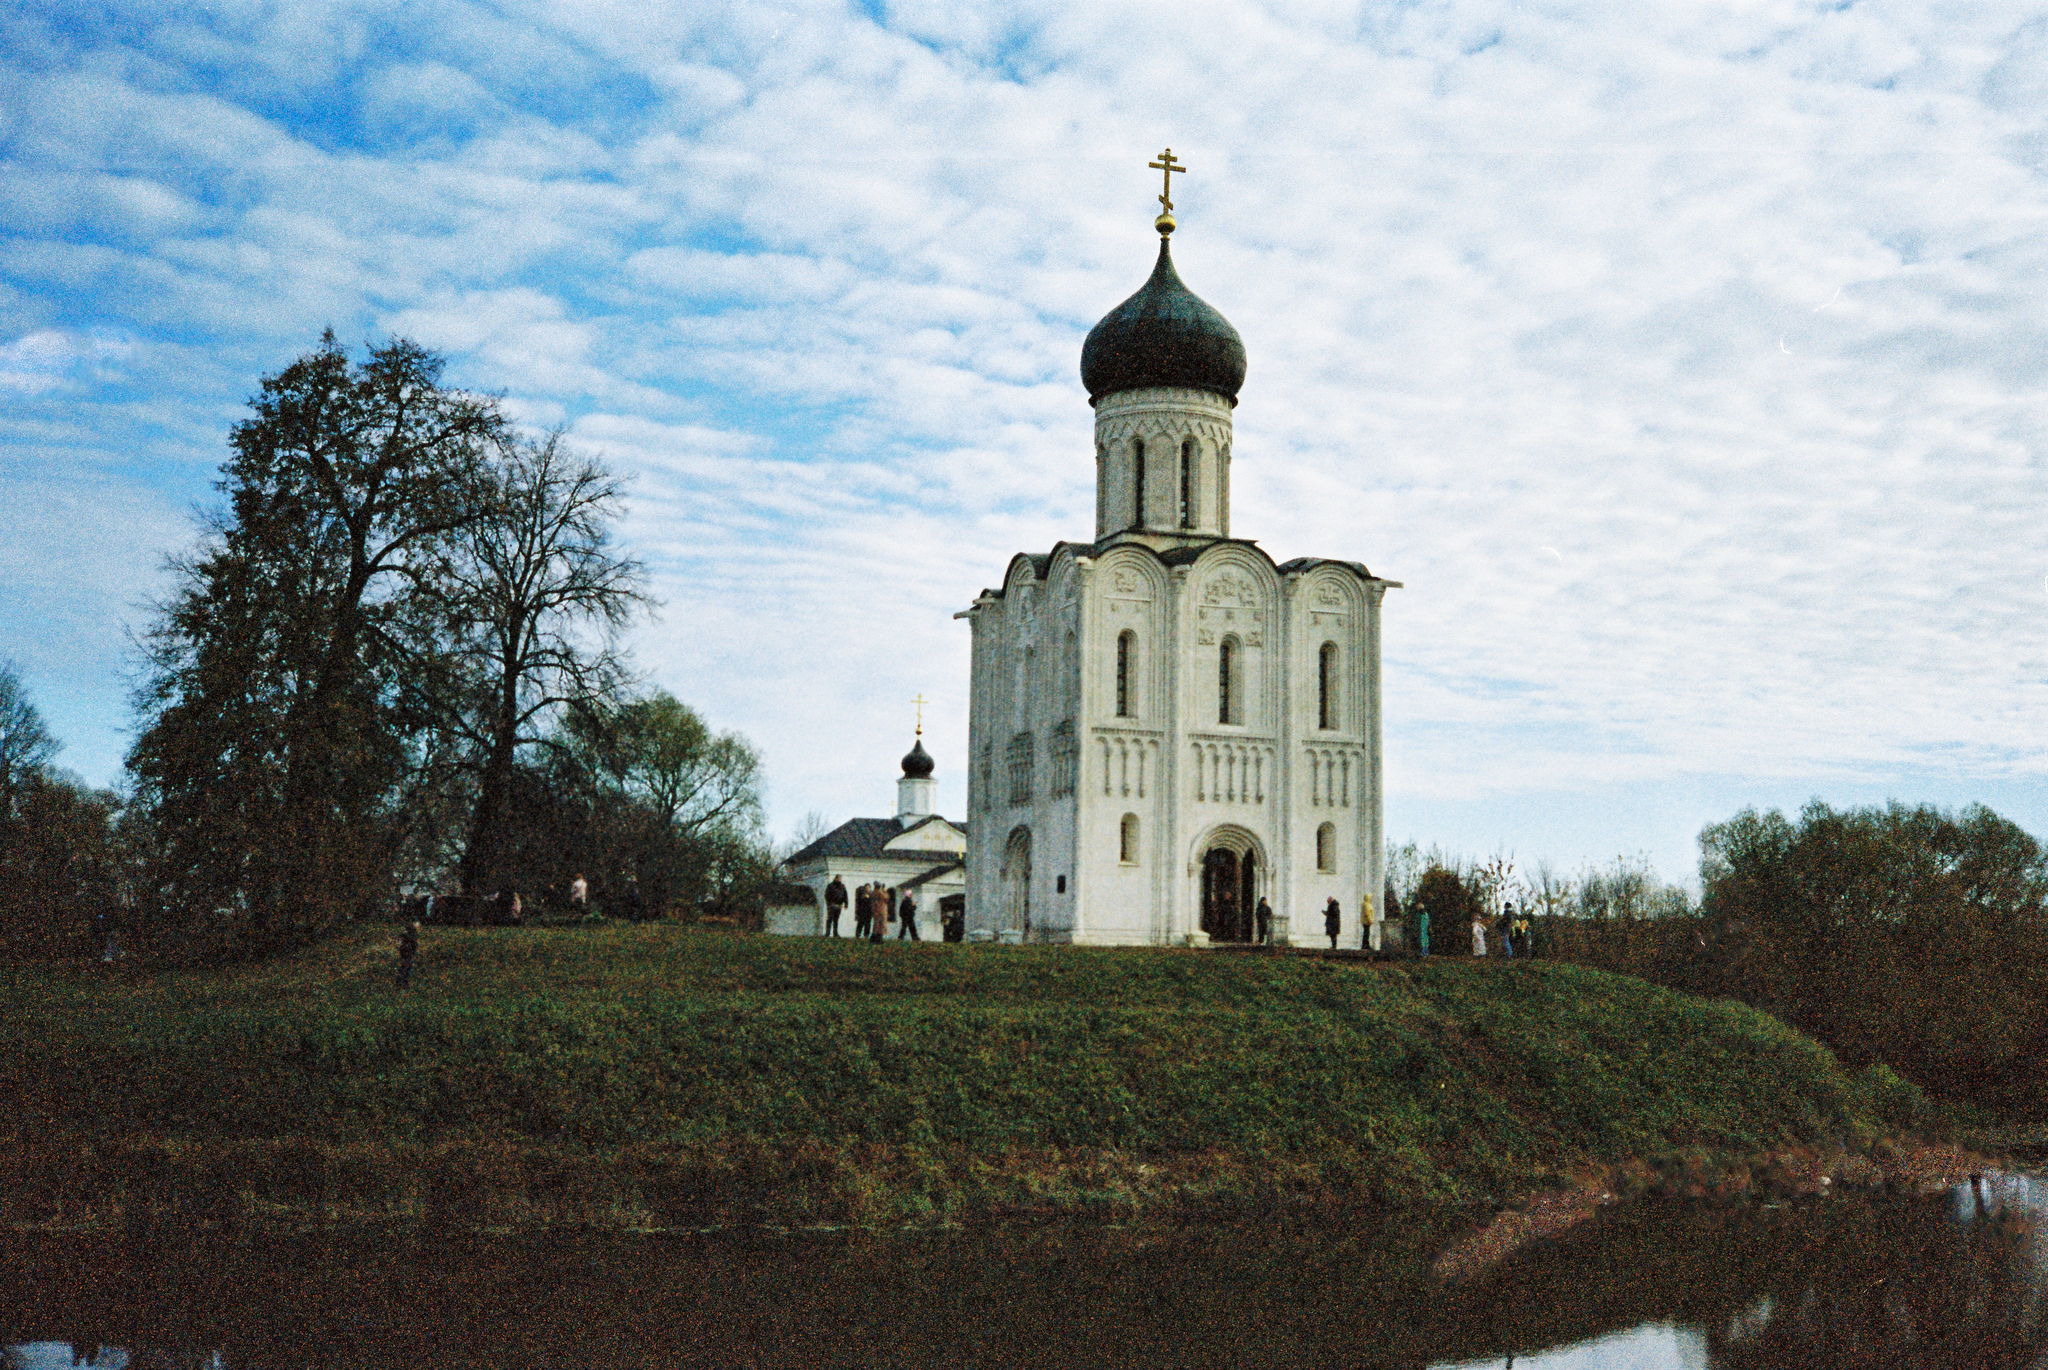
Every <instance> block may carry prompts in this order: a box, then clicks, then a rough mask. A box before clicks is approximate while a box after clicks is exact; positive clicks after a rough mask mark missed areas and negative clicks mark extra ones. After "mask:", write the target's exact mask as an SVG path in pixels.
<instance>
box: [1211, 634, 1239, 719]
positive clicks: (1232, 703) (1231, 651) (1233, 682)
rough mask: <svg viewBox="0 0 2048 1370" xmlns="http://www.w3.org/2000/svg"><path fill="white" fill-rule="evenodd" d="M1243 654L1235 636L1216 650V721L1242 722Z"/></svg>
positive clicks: (1228, 638) (1226, 640)
mask: <svg viewBox="0 0 2048 1370" xmlns="http://www.w3.org/2000/svg"><path fill="white" fill-rule="evenodd" d="M1243 655H1244V652H1243V650H1242V649H1241V648H1240V647H1239V646H1238V641H1237V638H1236V637H1235V636H1232V637H1226V638H1224V639H1223V645H1222V646H1221V647H1218V648H1217V649H1216V721H1217V722H1218V723H1242V722H1244V663H1243V662H1242V661H1241V660H1240V658H1241V657H1243Z"/></svg>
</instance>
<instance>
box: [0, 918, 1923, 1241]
mask: <svg viewBox="0 0 2048 1370" xmlns="http://www.w3.org/2000/svg"><path fill="white" fill-rule="evenodd" d="M390 943H391V936H390V933H389V932H388V931H386V930H382V929H377V930H364V931H362V932H360V933H357V934H352V935H349V936H346V937H344V938H341V939H339V940H337V941H334V942H332V943H329V944H327V945H325V946H322V947H320V948H317V949H314V950H311V951H308V952H305V953H302V954H300V955H298V956H296V957H292V958H288V959H286V960H283V961H279V962H275V963H272V964H268V965H265V966H260V967H255V968H242V969H234V970H225V971H217V972H178V973H169V974H165V975H162V976H158V977H154V978H148V979H136V980H126V979H109V978H106V977H104V976H103V975H101V974H99V973H98V972H97V968H90V967H79V966H70V967H13V968H11V969H9V970H8V971H7V972H6V973H5V978H4V980H0V1023H5V1024H6V1028H5V1038H4V1050H0V1089H5V1090H6V1092H7V1094H8V1095H9V1097H11V1098H13V1099H15V1100H18V1101H19V1106H18V1108H17V1109H16V1110H15V1111H14V1112H13V1122H14V1125H15V1127H17V1128H18V1129H19V1130H20V1139H24V1140H26V1141H27V1142H28V1143H29V1144H30V1145H29V1150H32V1151H35V1152H36V1154H37V1156H38V1157H40V1158H41V1159H37V1160H30V1161H23V1162H21V1163H20V1164H21V1166H23V1167H24V1170H23V1172H22V1175H21V1180H20V1184H19V1185H18V1186H17V1188H18V1189H19V1190H20V1191H21V1192H22V1193H24V1194H30V1195H33V1196H40V1197H35V1198H33V1201H32V1202H31V1201H30V1200H26V1199H25V1200H23V1202H24V1203H29V1204H30V1206H31V1207H35V1208H36V1211H37V1212H38V1213H45V1214H47V1213H48V1212H50V1211H58V1212H70V1211H71V1209H70V1208H67V1207H66V1205H67V1203H68V1204H71V1205H72V1206H73V1207H76V1206H77V1205H78V1204H80V1203H86V1204H87V1206H88V1207H90V1206H91V1205H90V1204H89V1203H87V1200H85V1199H82V1198H79V1197H78V1195H80V1194H81V1193H91V1192H95V1190H94V1184H88V1183H85V1182H83V1181H80V1180H78V1178H77V1176H78V1175H79V1174H82V1173H86V1172H91V1173H92V1174H95V1175H98V1176H99V1177H100V1178H99V1180H98V1181H97V1182H96V1183H97V1184H98V1186H99V1191H100V1192H111V1191H112V1190H116V1189H119V1190H135V1188H136V1183H140V1182H131V1181H130V1180H129V1179H128V1178H125V1177H129V1176H131V1175H133V1174H141V1175H144V1176H145V1177H152V1176H153V1177H156V1178H155V1179H149V1180H148V1183H147V1184H144V1185H143V1190H147V1192H148V1195H149V1197H148V1198H147V1200H146V1202H147V1203H149V1204H153V1205H157V1206H164V1205H169V1206H172V1207H176V1206H178V1205H179V1204H181V1203H186V1202H188V1201H191V1200H190V1195H192V1194H197V1193H201V1192H205V1193H209V1194H212V1193H213V1191H214V1190H217V1189H218V1188H219V1187H220V1186H223V1185H225V1186H226V1187H228V1188H229V1189H231V1190H233V1191H234V1194H235V1195H236V1196H238V1197H236V1198H234V1199H233V1201H232V1202H231V1203H230V1206H231V1207H233V1206H237V1205H238V1206H239V1207H240V1208H242V1209H248V1208H250V1207H251V1206H252V1205H253V1206H256V1207H258V1208H260V1207H262V1206H263V1205H264V1204H266V1203H268V1204H272V1205H275V1206H281V1207H282V1208H284V1209H291V1210H303V1209H305V1208H307V1207H308V1205H309V1204H310V1205H311V1206H313V1207H318V1208H322V1209H323V1211H324V1209H325V1208H326V1207H327V1206H333V1205H339V1206H344V1207H346V1206H348V1205H350V1204H353V1205H354V1206H355V1207H356V1208H358V1209H360V1208H364V1207H366V1206H367V1207H368V1208H371V1209H376V1210H379V1211H387V1212H391V1213H396V1214H401V1215H410V1216H414V1217H418V1216H421V1215H422V1214H428V1215H431V1213H433V1212H435V1211H440V1210H462V1209H463V1207H464V1206H465V1205H467V1206H469V1209H470V1210H471V1211H474V1212H476V1213H482V1212H483V1211H484V1210H485V1209H492V1208H493V1205H496V1208H495V1210H493V1211H497V1212H498V1213H499V1216H501V1217H504V1218H505V1219H506V1220H508V1221H513V1220H521V1219H522V1218H531V1217H533V1216H534V1215H536V1214H540V1215H545V1214H547V1213H553V1214H557V1215H559V1214H562V1213H564V1212H569V1213H573V1214H574V1215H576V1217H577V1220H585V1221H607V1222H629V1223H630V1222H634V1221H664V1220H674V1219H676V1218H678V1216H679V1215H680V1216H683V1217H690V1218H692V1219H693V1220H694V1218H695V1217H698V1216H704V1215H709V1216H710V1217H711V1218H715V1219H735V1218H744V1217H747V1216H763V1215H766V1216H772V1217H778V1218H781V1219H785V1220H791V1221H800V1220H819V1219H845V1220H857V1221H866V1220H874V1219H883V1220H886V1219H890V1218H913V1219H915V1218H923V1217H930V1216H937V1215H953V1216H963V1215H970V1214H975V1213H987V1212H1001V1211H1010V1210H1015V1209H1018V1208H1042V1207H1050V1208H1061V1209H1076V1208H1080V1209H1087V1208H1091V1207H1106V1208H1110V1209H1140V1208H1146V1207H1154V1206H1159V1205H1163V1204H1188V1203H1223V1204H1228V1203H1238V1204H1243V1203H1266V1202H1272V1201H1275V1200H1284V1199H1287V1198H1289V1197H1301V1196H1308V1197H1328V1196H1333V1195H1341V1196H1349V1197H1365V1198H1370V1199H1373V1200H1377V1201H1385V1202H1433V1201H1446V1200H1449V1201H1461V1200H1463V1201H1469V1200H1484V1199H1488V1198H1499V1197H1502V1196H1505V1195H1507V1194H1510V1193H1513V1192H1516V1191H1518V1190H1523V1189H1527V1188H1531V1187H1535V1186H1539V1185H1542V1184H1544V1183H1548V1182H1551V1181H1554V1180H1555V1179H1557V1178H1559V1177H1562V1176H1564V1175H1567V1174H1569V1173H1572V1172H1574V1171H1575V1170H1582V1169H1586V1168H1589V1167H1602V1166H1615V1165H1619V1164H1622V1163H1624V1162H1630V1161H1648V1162H1650V1163H1652V1164H1655V1163H1657V1162H1659V1161H1661V1160H1664V1159H1666V1158H1670V1157H1674V1156H1680V1155H1686V1156H1694V1157H1697V1156H1698V1155H1700V1154H1702V1153H1710V1154H1714V1155H1725V1156H1727V1157H1730V1158H1736V1157H1749V1156H1754V1155H1757V1154H1760V1153H1763V1152H1766V1151H1769V1150H1772V1149H1778V1148H1787V1147H1810V1148H1833V1147H1845V1146H1846V1147H1852V1148H1853V1147H1858V1146H1862V1145H1867V1144H1868V1142H1869V1141H1870V1140H1871V1139H1872V1138H1873V1137H1875V1136H1876V1135H1878V1134H1879V1133H1881V1132H1883V1131H1885V1130H1887V1129H1888V1128H1890V1127H1892V1126H1895V1125H1898V1124H1899V1123H1900V1121H1901V1116H1900V1115H1901V1110H1902V1109H1904V1110H1908V1111H1910V1110H1911V1109H1912V1108H1914V1107H1917V1106H1918V1103H1917V1099H1916V1098H1915V1099H1906V1098H1902V1097H1901V1095H1900V1093H1899V1082H1897V1081H1896V1080H1895V1079H1892V1078H1887V1079H1884V1080H1877V1079H1875V1078H1874V1077H1873V1078H1872V1079H1869V1080H1865V1079H1852V1078H1850V1077H1848V1076H1846V1075H1845V1074H1844V1073H1843V1072H1842V1071H1841V1070H1840V1069H1839V1068H1838V1067H1837V1065H1836V1063H1835V1061H1834V1059H1833V1057H1832V1056H1831V1055H1830V1054H1829V1053H1828V1052H1827V1051H1826V1050H1825V1049H1824V1048H1823V1047H1821V1046H1819V1045H1818V1044H1817V1043H1815V1042H1813V1041H1811V1040H1810V1039H1808V1038H1805V1037H1803V1036H1801V1035H1799V1034H1798V1033H1796V1032H1794V1031H1793V1030H1791V1029H1789V1028H1787V1027H1785V1026H1784V1025H1783V1024H1781V1023H1779V1022H1778V1021H1777V1020H1775V1019H1772V1018H1770V1017H1768V1016H1766V1015H1763V1014H1761V1013H1758V1012H1755V1011H1753V1010H1749V1009H1746V1008H1743V1007H1741V1006H1739V1005H1736V1004H1734V1003H1731V1002H1706V1001H1702V1000H1697V999H1692V998H1689V997H1687V996H1685V995H1682V994H1678V993H1674V992H1672V991H1668V990H1663V989H1658V988H1656V987H1654V986H1651V985H1649V984H1646V983H1644V982H1642V981H1639V980H1634V979H1630V978H1627V977H1623V976H1616V975H1609V974H1605V973H1602V972H1599V971H1594V970H1589V969H1586V968H1583V967H1575V966H1568V965H1562V964H1546V963H1542V962H1536V963H1524V964H1518V965H1505V964H1501V963H1487V964H1484V965H1472V964H1468V963H1458V962H1440V963H1434V964H1427V965H1414V964H1406V965H1397V966H1385V967H1382V966H1369V965H1362V964H1356V963H1343V964H1340V963H1334V962H1326V961H1317V960H1308V959H1294V958H1289V957H1282V956H1255V955H1243V954H1217V953H1207V954H1204V953H1195V952H1186V951H1165V950H1140V949H1125V950H1086V949H1073V948H1065V949H1056V948H1045V947H1033V948H999V947H978V946H964V947H963V946H934V945H922V946H919V945H911V944H895V943H889V944H885V945H883V946H881V947H873V946H867V945H855V944H852V943H850V942H837V943H834V942H829V941H812V940H808V939H770V938H759V937H746V936H736V935H727V934H719V933H698V932H691V931H686V930H680V929H676V928H673V927H658V926H650V927H644V928H623V927H603V928H583V927H571V928H554V929H496V930H484V931H473V932H465V931H453V930H449V931H442V930H429V932H428V934H427V939H426V943H425V946H424V948H423V954H422V959H421V963H420V966H419V970H418V972H417V973H416V975H415V979H414V984H413V987H412V989H411V990H409V991H404V992H401V991H399V990H397V989H395V988H394V987H393V986H392V984H391V983H390V981H391V969H392V964H393V957H392V953H391V950H390ZM1905 1089H1906V1090H1908V1091H1909V1092H1910V1086H1907V1087H1905ZM109 1158H115V1159H111V1160H110V1159H109ZM30 1171H33V1172H34V1173H33V1174H31V1173H29V1172H30ZM492 1175H496V1176H498V1177H499V1178H498V1179H497V1180H492V1179H490V1178H489V1177H490V1176H492ZM109 1176H113V1177H116V1178H118V1179H119V1182H118V1183H116V1182H115V1180H114V1179H109V1178H108V1177H109ZM209 1176H210V1177H211V1178H210V1179H209V1178H207V1177H209ZM436 1176H439V1177H440V1178H436ZM478 1176H482V1177H484V1178H481V1179H479V1178H477V1177H478ZM166 1177H168V1178H166ZM266 1177H273V1178H266ZM351 1177H353V1178H351ZM151 1186H154V1188H151ZM136 1192H138V1193H141V1192H142V1191H141V1190H137V1191H136ZM166 1194H169V1195H170V1197H169V1198H166V1197H165V1195H166ZM53 1195H54V1196H55V1197H52V1196H53ZM66 1195H70V1196H72V1197H71V1198H69V1199H67V1198H66V1197H65V1196H66ZM309 1195H310V1196H311V1197H310V1198H309V1197H308V1196H309ZM508 1195H509V1196H510V1197H509V1198H508V1197H507V1196H508ZM180 1196H185V1197H180ZM351 1196H352V1197H351ZM139 1201H140V1200H139ZM106 1202H112V1201H106ZM106 1202H102V1203H101V1205H100V1208H101V1209H102V1210H103V1209H104V1208H105V1207H106ZM206 1202H207V1203H210V1204H216V1205H217V1204H218V1203H219V1202H222V1200H220V1198H219V1196H218V1195H217V1194H214V1197H212V1198H209V1199H208V1200H207V1201H206ZM508 1204H509V1205H510V1207H507V1205H508ZM38 1206H39V1207H38ZM479 1206H480V1207H479ZM515 1210H516V1211H515ZM20 1216H22V1215H21V1214H19V1213H18V1214H17V1218H19V1217H20Z"/></svg>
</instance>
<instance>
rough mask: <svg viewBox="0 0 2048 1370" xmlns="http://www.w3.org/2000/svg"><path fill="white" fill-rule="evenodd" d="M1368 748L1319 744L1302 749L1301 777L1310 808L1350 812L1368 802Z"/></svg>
mask: <svg viewBox="0 0 2048 1370" xmlns="http://www.w3.org/2000/svg"><path fill="white" fill-rule="evenodd" d="M1365 760H1366V758H1365V749H1364V748H1363V747H1358V746H1341V745H1340V746H1330V745H1327V744H1318V745H1314V746H1309V747H1305V748H1303V749H1302V764H1301V770H1300V774H1301V777H1302V782H1303V785H1304V786H1305V788H1306V789H1307V791H1308V802H1309V807H1310V808H1315V809H1348V808H1351V807H1352V806H1353V805H1354V804H1360V803H1363V802H1364V801H1365V798H1366V795H1365V793H1364V787H1365Z"/></svg>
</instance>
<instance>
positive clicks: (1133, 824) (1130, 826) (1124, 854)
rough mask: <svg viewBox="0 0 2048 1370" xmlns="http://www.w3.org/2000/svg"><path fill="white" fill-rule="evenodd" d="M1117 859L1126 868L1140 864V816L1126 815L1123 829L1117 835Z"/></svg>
mask: <svg viewBox="0 0 2048 1370" xmlns="http://www.w3.org/2000/svg"><path fill="white" fill-rule="evenodd" d="M1116 859H1117V860H1119V861H1121V862H1123V863H1124V864H1125V865H1126V866H1135V865H1137V864H1138V815H1136V814H1134V813H1127V814H1125V815H1124V822H1123V827H1122V828H1121V829H1120V830H1119V831H1118V833H1117V840H1116Z"/></svg>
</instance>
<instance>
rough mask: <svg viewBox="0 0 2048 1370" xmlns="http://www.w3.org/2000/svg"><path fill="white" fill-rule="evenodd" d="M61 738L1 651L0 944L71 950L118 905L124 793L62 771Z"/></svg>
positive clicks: (35, 952)
mask: <svg viewBox="0 0 2048 1370" xmlns="http://www.w3.org/2000/svg"><path fill="white" fill-rule="evenodd" d="M56 754H57V740H56V739H55V738H54V737H52V736H50V733H49V730H48V729H47V728H46V727H44V725H43V718H42V714H41V713H40V712H39V711H38V710H37V709H36V706H35V704H34V702H33V701H32V700H30V698H29V696H28V691H27V690H26V689H25V688H24V687H23V686H22V683H21V675H20V672H19V671H18V670H17V669H16V667H15V666H14V664H13V663H12V662H7V661H0V954H4V955H8V956H48V955H67V954H70V953H73V952H76V951H78V950H80V949H81V947H82V945H83V943H82V941H81V934H82V933H83V932H84V930H85V928H86V927H87V926H88V924H89V923H90V922H91V920H92V919H93V918H94V917H96V916H98V915H100V914H107V915H109V916H112V914H113V913H114V912H115V911H116V910H117V909H118V907H119V901H120V885H121V874H122V859H121V856H120V851H121V847H120V843H119V841H118V834H117V831H116V819H117V817H118V815H119V813H120V808H121V805H120V801H119V800H118V799H117V798H116V797H115V796H114V795H112V794H110V793H107V792H106V791H95V790H88V789H86V788H84V787H83V786H80V785H77V784H75V783H73V782H72V781H70V780H68V779H66V778H65V777H63V776H61V775H59V774H57V773H56V772H55V771H53V770H52V769H51V767H50V762H51V761H52V760H53V759H54V758H55V756H56Z"/></svg>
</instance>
